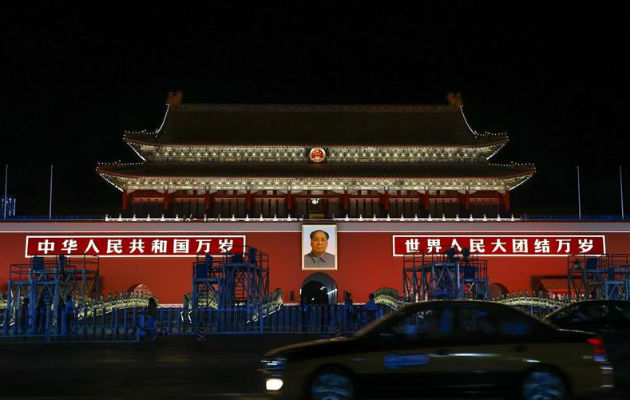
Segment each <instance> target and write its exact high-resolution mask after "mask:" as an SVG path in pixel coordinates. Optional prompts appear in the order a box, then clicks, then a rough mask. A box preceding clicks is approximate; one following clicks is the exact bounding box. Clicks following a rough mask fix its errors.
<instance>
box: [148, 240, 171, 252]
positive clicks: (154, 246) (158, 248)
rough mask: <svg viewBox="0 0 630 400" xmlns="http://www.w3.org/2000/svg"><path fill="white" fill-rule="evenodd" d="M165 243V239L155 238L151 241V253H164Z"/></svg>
mask: <svg viewBox="0 0 630 400" xmlns="http://www.w3.org/2000/svg"><path fill="white" fill-rule="evenodd" d="M167 243H168V242H167V241H166V240H161V239H155V240H154V241H152V242H151V253H153V254H157V253H166V245H167Z"/></svg>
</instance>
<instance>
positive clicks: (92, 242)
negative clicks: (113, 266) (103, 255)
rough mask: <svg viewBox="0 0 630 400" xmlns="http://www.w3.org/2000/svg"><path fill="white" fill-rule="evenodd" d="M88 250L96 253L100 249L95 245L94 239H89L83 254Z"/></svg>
mask: <svg viewBox="0 0 630 400" xmlns="http://www.w3.org/2000/svg"><path fill="white" fill-rule="evenodd" d="M90 250H92V251H93V252H94V253H96V254H98V253H100V250H99V249H98V247H96V244H95V243H94V239H90V241H89V242H88V245H87V247H86V248H85V251H84V252H83V254H87V252H89V251H90Z"/></svg>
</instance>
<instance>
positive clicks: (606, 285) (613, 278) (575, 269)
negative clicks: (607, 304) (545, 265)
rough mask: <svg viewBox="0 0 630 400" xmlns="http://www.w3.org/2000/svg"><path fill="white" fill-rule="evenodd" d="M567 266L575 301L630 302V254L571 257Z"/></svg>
mask: <svg viewBox="0 0 630 400" xmlns="http://www.w3.org/2000/svg"><path fill="white" fill-rule="evenodd" d="M567 264H568V266H567V285H568V293H569V296H571V297H572V298H579V297H587V298H592V299H606V300H629V299H630V254H603V255H601V256H586V255H571V256H569V257H568V258H567Z"/></svg>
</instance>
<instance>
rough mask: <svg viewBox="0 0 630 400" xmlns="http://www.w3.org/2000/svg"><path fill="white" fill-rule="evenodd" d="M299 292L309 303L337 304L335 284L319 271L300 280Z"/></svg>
mask: <svg viewBox="0 0 630 400" xmlns="http://www.w3.org/2000/svg"><path fill="white" fill-rule="evenodd" d="M300 293H301V296H303V297H305V298H306V302H307V303H309V304H337V284H336V283H335V281H334V280H333V279H332V278H331V277H330V276H329V275H327V274H324V273H321V272H318V273H315V274H313V275H310V276H309V277H307V278H306V279H305V280H304V282H302V288H301V290H300Z"/></svg>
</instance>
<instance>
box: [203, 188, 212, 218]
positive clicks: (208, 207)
mask: <svg viewBox="0 0 630 400" xmlns="http://www.w3.org/2000/svg"><path fill="white" fill-rule="evenodd" d="M203 211H204V212H205V213H206V215H208V214H210V212H211V211H212V199H211V198H210V191H209V190H206V193H205V197H204V199H203Z"/></svg>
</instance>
